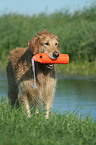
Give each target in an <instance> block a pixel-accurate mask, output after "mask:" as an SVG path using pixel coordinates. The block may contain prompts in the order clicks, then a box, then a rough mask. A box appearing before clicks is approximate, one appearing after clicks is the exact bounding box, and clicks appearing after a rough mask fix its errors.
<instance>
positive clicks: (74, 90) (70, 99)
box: [0, 72, 96, 119]
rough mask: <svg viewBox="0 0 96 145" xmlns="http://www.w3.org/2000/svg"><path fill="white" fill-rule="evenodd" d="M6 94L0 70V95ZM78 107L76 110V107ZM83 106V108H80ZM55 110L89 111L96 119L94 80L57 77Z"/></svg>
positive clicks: (4, 95) (80, 112) (4, 80)
mask: <svg viewBox="0 0 96 145" xmlns="http://www.w3.org/2000/svg"><path fill="white" fill-rule="evenodd" d="M1 96H3V97H6V96H7V78H6V73H5V72H0V97H1ZM77 107H78V109H77V110H76V108H77ZM81 108H83V109H81ZM53 109H54V110H55V111H60V113H63V112H64V111H70V112H72V111H73V110H75V111H79V112H78V113H79V114H82V116H83V117H84V116H86V114H87V113H88V112H90V114H91V116H92V118H93V119H96V80H94V79H93V80H89V79H82V78H78V77H77V78H76V77H75V78H73V77H68V78H66V77H64V76H62V77H58V81H57V87H56V92H55V97H54V101H53Z"/></svg>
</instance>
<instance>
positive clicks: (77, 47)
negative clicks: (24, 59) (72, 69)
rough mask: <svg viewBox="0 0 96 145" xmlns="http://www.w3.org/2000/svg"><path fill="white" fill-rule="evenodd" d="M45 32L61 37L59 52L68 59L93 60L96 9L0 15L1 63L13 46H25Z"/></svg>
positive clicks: (95, 41) (95, 58) (94, 53)
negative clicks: (39, 32) (64, 54)
mask: <svg viewBox="0 0 96 145" xmlns="http://www.w3.org/2000/svg"><path fill="white" fill-rule="evenodd" d="M43 29H47V30H49V31H50V32H52V33H54V34H56V35H57V36H58V37H59V38H60V45H61V52H62V53H68V54H69V55H70V59H71V60H78V59H79V60H87V61H90V62H91V61H94V60H96V7H95V6H93V7H90V8H89V9H84V10H83V11H82V12H79V11H77V12H75V13H74V14H73V15H71V14H69V13H68V11H67V12H65V13H63V12H57V13H54V14H51V15H46V14H40V15H33V16H23V15H17V14H8V15H3V16H0V60H6V59H7V56H8V54H9V51H10V50H12V49H14V48H15V47H16V46H23V47H25V46H27V43H28V41H29V40H30V39H31V38H32V37H33V36H34V35H35V34H36V33H37V32H38V31H41V30H43Z"/></svg>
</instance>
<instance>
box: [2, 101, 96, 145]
mask: <svg viewBox="0 0 96 145" xmlns="http://www.w3.org/2000/svg"><path fill="white" fill-rule="evenodd" d="M31 113H32V116H31V118H27V115H26V113H25V112H24V109H23V107H22V106H21V107H20V108H19V109H16V108H13V109H12V108H11V107H10V105H9V103H8V101H5V100H4V99H3V98H2V99H1V101H0V145H21V144H23V145H35V144H36V145H75V144H76V145H95V144H96V122H95V121H93V120H92V117H88V116H86V117H85V118H84V119H83V120H82V117H79V118H78V115H77V113H75V112H73V113H70V112H67V113H64V114H62V115H61V114H58V113H56V112H53V113H52V115H51V117H50V119H48V120H46V119H45V117H44V112H40V113H39V114H37V115H34V110H32V112H31Z"/></svg>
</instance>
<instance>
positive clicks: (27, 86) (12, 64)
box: [7, 30, 60, 118]
mask: <svg viewBox="0 0 96 145" xmlns="http://www.w3.org/2000/svg"><path fill="white" fill-rule="evenodd" d="M28 45H29V47H28V48H27V47H26V48H16V49H14V50H12V51H11V52H10V55H9V60H8V64H7V78H8V98H9V101H10V103H11V105H12V106H13V105H15V104H17V105H18V104H19V103H20V102H21V103H23V104H24V106H25V109H26V110H27V114H28V116H30V103H31V104H32V105H35V106H36V108H38V107H39V105H42V104H43V105H44V109H45V110H46V118H49V115H50V112H51V107H52V100H53V95H54V89H55V84H56V79H55V68H54V64H41V63H38V62H35V74H36V84H37V89H36V88H32V85H33V71H32V63H31V59H32V57H33V56H34V55H35V54H38V53H47V54H48V56H49V57H50V58H52V59H56V58H58V57H59V54H60V52H59V43H58V38H57V36H56V35H52V34H51V33H50V32H48V31H46V30H45V31H42V32H40V33H38V34H37V35H36V36H35V37H33V38H32V40H31V41H30V42H29V43H28Z"/></svg>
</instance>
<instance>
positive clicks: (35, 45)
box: [28, 36, 39, 55]
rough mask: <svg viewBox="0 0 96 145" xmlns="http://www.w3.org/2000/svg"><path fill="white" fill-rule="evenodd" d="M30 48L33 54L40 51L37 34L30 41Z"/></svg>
mask: <svg viewBox="0 0 96 145" xmlns="http://www.w3.org/2000/svg"><path fill="white" fill-rule="evenodd" d="M28 46H29V48H30V49H31V50H32V52H33V54H34V55H35V54H38V53H39V38H38V37H37V36H35V37H33V38H32V40H31V41H29V42H28Z"/></svg>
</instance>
